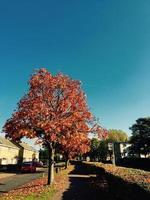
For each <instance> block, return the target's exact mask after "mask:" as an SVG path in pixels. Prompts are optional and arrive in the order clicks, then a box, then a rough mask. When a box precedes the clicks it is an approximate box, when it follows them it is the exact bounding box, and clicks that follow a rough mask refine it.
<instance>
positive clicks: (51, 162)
mask: <svg viewBox="0 0 150 200" xmlns="http://www.w3.org/2000/svg"><path fill="white" fill-rule="evenodd" d="M48 155H49V159H48V161H49V165H48V180H47V185H50V184H52V183H53V181H54V149H53V148H52V147H50V146H49V147H48Z"/></svg>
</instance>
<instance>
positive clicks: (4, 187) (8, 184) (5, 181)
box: [0, 169, 46, 195]
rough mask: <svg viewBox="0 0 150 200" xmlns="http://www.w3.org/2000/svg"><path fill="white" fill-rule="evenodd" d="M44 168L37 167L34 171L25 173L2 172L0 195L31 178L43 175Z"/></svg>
mask: <svg viewBox="0 0 150 200" xmlns="http://www.w3.org/2000/svg"><path fill="white" fill-rule="evenodd" d="M45 173H46V169H42V170H40V169H38V170H37V171H36V173H25V174H22V173H20V174H8V175H7V173H6V174H2V176H3V178H1V179H0V195H1V194H3V193H7V192H9V191H10V190H13V189H16V188H18V187H20V186H21V185H24V184H26V183H28V182H31V181H32V180H35V179H38V178H39V177H41V176H44V175H45Z"/></svg>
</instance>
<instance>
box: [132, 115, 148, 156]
mask: <svg viewBox="0 0 150 200" xmlns="http://www.w3.org/2000/svg"><path fill="white" fill-rule="evenodd" d="M130 130H131V131H132V136H131V138H130V142H131V144H132V146H131V148H130V150H131V153H133V154H138V155H139V156H140V154H144V155H145V156H146V155H147V154H149V153H150V117H147V118H139V119H137V120H136V123H135V124H133V125H132V127H130Z"/></svg>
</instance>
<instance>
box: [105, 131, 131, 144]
mask: <svg viewBox="0 0 150 200" xmlns="http://www.w3.org/2000/svg"><path fill="white" fill-rule="evenodd" d="M107 141H108V142H127V141H128V136H127V134H126V133H125V132H124V131H122V130H117V129H109V130H108V136H107Z"/></svg>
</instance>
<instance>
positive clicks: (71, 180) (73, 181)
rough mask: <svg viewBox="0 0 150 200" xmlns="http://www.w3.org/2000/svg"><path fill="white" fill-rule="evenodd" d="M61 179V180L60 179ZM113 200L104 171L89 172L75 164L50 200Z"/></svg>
mask: <svg viewBox="0 0 150 200" xmlns="http://www.w3.org/2000/svg"><path fill="white" fill-rule="evenodd" d="M60 181H61V180H60ZM100 199H101V200H113V199H114V197H112V196H111V195H110V194H109V188H108V183H107V181H106V178H105V175H104V173H102V174H100V175H99V176H97V175H96V174H94V173H93V174H92V173H91V172H90V174H89V173H88V171H86V169H84V168H83V167H81V166H76V167H75V170H73V171H72V172H71V173H70V174H69V175H68V179H67V184H65V186H64V188H63V189H62V190H60V191H59V192H58V193H56V195H54V197H53V199H52V200H100ZM115 200H118V199H115Z"/></svg>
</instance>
